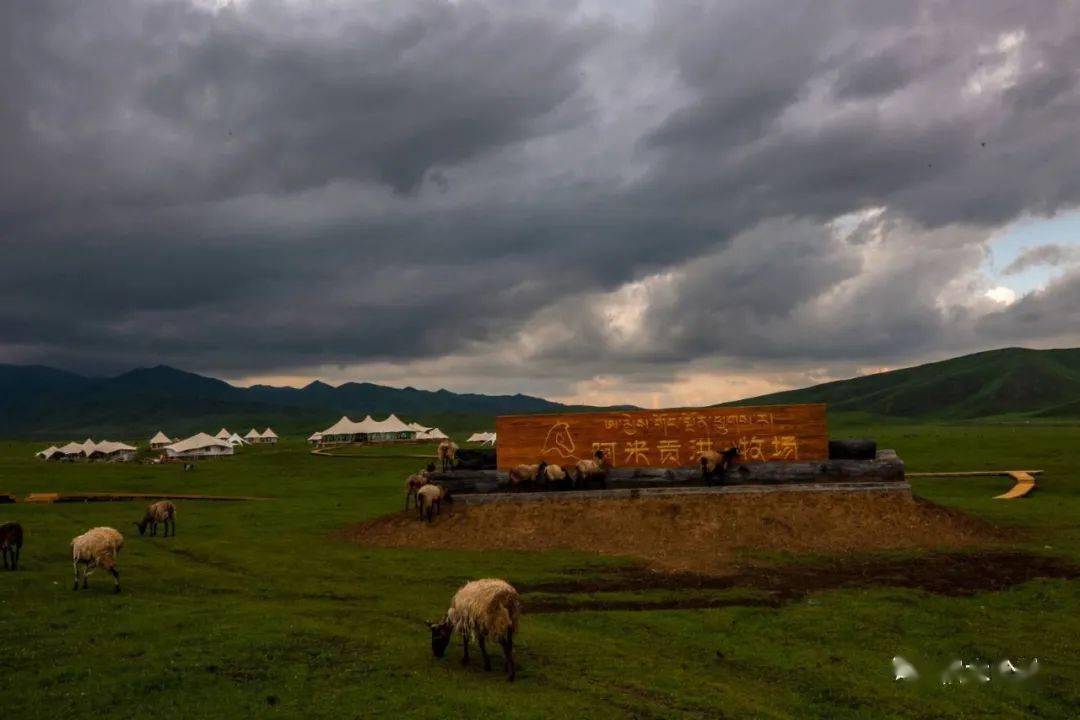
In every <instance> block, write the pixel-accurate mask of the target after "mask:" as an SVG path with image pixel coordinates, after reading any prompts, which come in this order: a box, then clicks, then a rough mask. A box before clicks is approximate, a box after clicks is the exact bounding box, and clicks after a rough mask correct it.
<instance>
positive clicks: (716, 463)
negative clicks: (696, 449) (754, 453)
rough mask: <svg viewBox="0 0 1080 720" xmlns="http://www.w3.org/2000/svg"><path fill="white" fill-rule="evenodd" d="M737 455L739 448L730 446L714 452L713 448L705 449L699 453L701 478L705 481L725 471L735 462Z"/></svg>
mask: <svg viewBox="0 0 1080 720" xmlns="http://www.w3.org/2000/svg"><path fill="white" fill-rule="evenodd" d="M738 455H739V448H737V447H734V446H733V447H730V448H728V449H727V450H725V451H724V452H716V451H715V450H706V451H705V452H703V453H701V456H700V458H699V460H700V462H701V478H702V479H703V480H705V481H709V480H711V479H712V478H715V477H716V476H717V475H718V474H720V473H726V472H727V471H728V468H730V467H731V465H732V463H734V462H735V458H736V457H738Z"/></svg>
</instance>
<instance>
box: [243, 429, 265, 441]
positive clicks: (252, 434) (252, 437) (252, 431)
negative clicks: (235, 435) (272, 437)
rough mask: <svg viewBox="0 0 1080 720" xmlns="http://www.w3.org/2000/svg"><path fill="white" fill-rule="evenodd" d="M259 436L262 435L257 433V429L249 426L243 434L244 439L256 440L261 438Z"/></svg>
mask: <svg viewBox="0 0 1080 720" xmlns="http://www.w3.org/2000/svg"><path fill="white" fill-rule="evenodd" d="M261 437H262V435H260V434H259V431H258V430H256V429H255V428H251V429H250V430H248V433H247V435H245V436H244V439H246V440H257V439H258V438H261Z"/></svg>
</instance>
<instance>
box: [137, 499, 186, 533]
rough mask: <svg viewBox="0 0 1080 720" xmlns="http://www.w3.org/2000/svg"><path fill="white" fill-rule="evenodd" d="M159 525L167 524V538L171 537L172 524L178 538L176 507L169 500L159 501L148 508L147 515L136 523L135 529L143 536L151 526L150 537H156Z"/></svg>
mask: <svg viewBox="0 0 1080 720" xmlns="http://www.w3.org/2000/svg"><path fill="white" fill-rule="evenodd" d="M158 523H164V524H165V537H169V523H172V534H173V537H176V506H175V505H173V504H172V503H171V502H169V501H168V500H161V501H158V502H156V503H154V504H153V505H151V506H149V507H148V508H146V514H145V515H143V519H142V520H140V521H139V522H137V523H135V527H137V528H139V535H140V536H142V535H143V534H144V533H145V532H146V528H147V526H149V527H150V536H151V537H154V536H156V535H157V526H158Z"/></svg>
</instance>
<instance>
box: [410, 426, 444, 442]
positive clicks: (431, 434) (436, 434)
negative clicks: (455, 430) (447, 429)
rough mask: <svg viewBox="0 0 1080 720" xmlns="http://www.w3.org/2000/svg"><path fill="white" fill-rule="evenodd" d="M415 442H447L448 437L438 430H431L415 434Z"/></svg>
mask: <svg viewBox="0 0 1080 720" xmlns="http://www.w3.org/2000/svg"><path fill="white" fill-rule="evenodd" d="M416 439H417V440H449V439H450V436H449V435H447V434H446V433H444V432H443V431H442V430H440V429H439V428H431V429H430V430H428V431H427V432H422V433H417V434H416Z"/></svg>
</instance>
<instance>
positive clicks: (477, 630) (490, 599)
mask: <svg viewBox="0 0 1080 720" xmlns="http://www.w3.org/2000/svg"><path fill="white" fill-rule="evenodd" d="M520 617H521V596H519V595H518V591H517V590H515V589H514V586H513V585H511V584H510V583H508V582H506V581H505V580H496V579H494V578H488V579H485V580H473V581H472V582H470V583H467V584H465V585H463V586H462V587H461V589H460V590H458V591H457V592H456V593H455V594H454V599H453V600H451V601H450V609H449V610H447V611H446V617H444V618H443V619H442V621H440V622H438V623H428V627H429V628H430V629H431V652H432V653H434V655H435V657H437V658H441V657H442V656H443V654H445V653H446V646H447V645H449V644H450V639H451V638H452V637H453V634H454V632H455V631H456V632H459V633H461V647H462V652H463V657H462V659H461V664H462V665H466V664H468V662H469V639H470V638H471V639H473V640H475V641H476V644H477V645H479V646H480V654H481V655H482V656H483V658H484V669H485V670H490V669H491V658H489V657H488V654H487V647H486V645H485V642H486V641H487V640H488V639H492V640H495V641H496V642H498V643H499V645H501V646H502V649H503V657H504V658H505V659H506V679H507V680H509V681H511V682H513V680H514V676H515V675H516V674H517V667H516V666H515V664H514V633H516V632H517V629H518V619H519V618H520Z"/></svg>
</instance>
